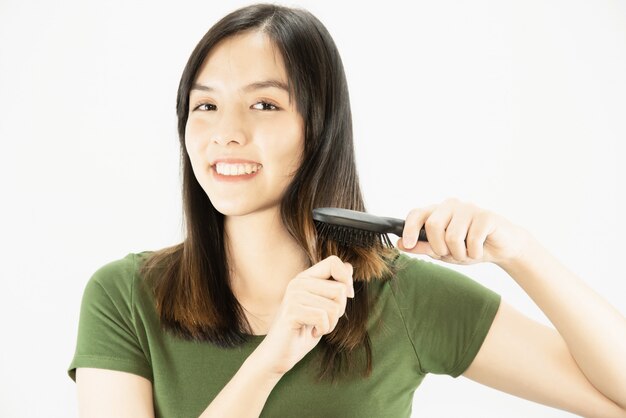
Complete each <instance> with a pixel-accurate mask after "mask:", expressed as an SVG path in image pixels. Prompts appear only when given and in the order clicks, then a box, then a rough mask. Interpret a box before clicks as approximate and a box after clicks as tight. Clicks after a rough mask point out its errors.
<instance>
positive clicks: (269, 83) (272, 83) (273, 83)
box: [191, 80, 289, 93]
mask: <svg viewBox="0 0 626 418" xmlns="http://www.w3.org/2000/svg"><path fill="white" fill-rule="evenodd" d="M267 88H277V89H281V90H284V91H286V92H287V93H289V87H288V86H287V84H285V83H283V82H282V81H279V80H263V81H256V82H254V83H250V84H248V85H247V86H245V87H244V88H243V89H242V90H244V91H253V90H260V89H267ZM191 90H201V91H215V89H214V88H213V87H211V86H205V85H202V84H198V83H194V84H193V85H192V86H191Z"/></svg>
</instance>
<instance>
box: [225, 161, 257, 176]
mask: <svg viewBox="0 0 626 418" xmlns="http://www.w3.org/2000/svg"><path fill="white" fill-rule="evenodd" d="M261 167H262V166H261V165H260V164H227V163H217V164H215V171H217V172H218V173H219V174H221V175H224V176H240V175H243V174H251V173H256V172H257V171H259V169H260V168H261Z"/></svg>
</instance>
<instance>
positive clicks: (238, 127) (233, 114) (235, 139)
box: [212, 109, 248, 146]
mask: <svg viewBox="0 0 626 418" xmlns="http://www.w3.org/2000/svg"><path fill="white" fill-rule="evenodd" d="M212 141H213V142H214V143H215V144H218V145H223V146H226V145H229V144H230V143H237V144H239V145H244V144H246V143H247V142H248V139H247V130H246V121H245V118H244V116H243V115H242V114H241V112H240V111H237V110H235V109H228V110H227V109H224V110H222V111H221V112H219V111H218V117H217V120H215V125H214V130H213V133H212Z"/></svg>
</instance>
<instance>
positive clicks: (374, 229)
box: [313, 208, 428, 248]
mask: <svg viewBox="0 0 626 418" xmlns="http://www.w3.org/2000/svg"><path fill="white" fill-rule="evenodd" d="M313 221H314V223H315V227H316V229H317V233H318V237H320V238H322V239H323V240H332V241H336V242H337V243H339V244H342V245H347V246H353V247H366V248H373V247H375V246H376V245H378V244H382V245H383V246H386V247H388V248H393V244H392V243H391V241H390V240H389V237H388V236H387V234H395V235H397V236H399V237H402V231H403V230H404V220H402V219H396V218H384V217H382V216H375V215H370V214H369V213H365V212H359V211H356V210H350V209H341V208H317V209H313ZM418 241H426V242H428V239H427V238H426V230H425V229H424V228H423V227H422V230H421V231H420V234H419V237H418Z"/></svg>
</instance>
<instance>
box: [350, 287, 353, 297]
mask: <svg viewBox="0 0 626 418" xmlns="http://www.w3.org/2000/svg"><path fill="white" fill-rule="evenodd" d="M349 296H350V297H351V298H353V297H354V286H352V287H350V295H349Z"/></svg>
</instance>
